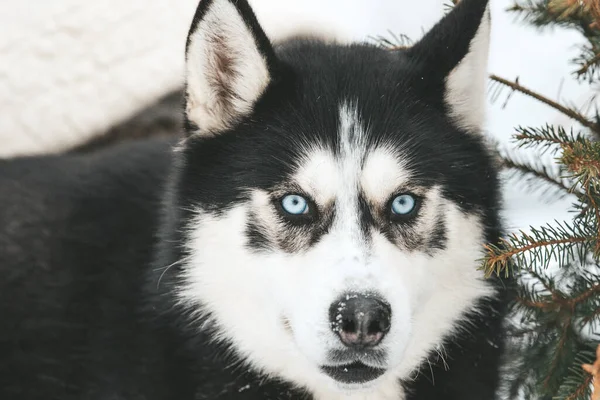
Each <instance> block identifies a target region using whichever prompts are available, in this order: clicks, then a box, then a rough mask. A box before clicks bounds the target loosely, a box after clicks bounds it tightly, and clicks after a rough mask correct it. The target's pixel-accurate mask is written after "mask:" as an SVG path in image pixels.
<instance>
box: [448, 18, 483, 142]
mask: <svg viewBox="0 0 600 400" xmlns="http://www.w3.org/2000/svg"><path fill="white" fill-rule="evenodd" d="M489 17H490V9H489V6H488V8H487V9H486V11H485V13H484V16H483V18H482V20H481V24H480V25H479V29H478V30H477V33H476V35H475V37H474V38H473V40H472V41H471V45H470V47H469V52H468V53H467V55H466V56H465V57H464V58H463V60H462V61H461V62H460V64H459V65H458V66H457V67H456V68H455V69H454V70H453V71H452V72H451V73H450V75H449V76H448V78H447V80H446V102H447V103H448V104H449V105H450V108H451V110H452V114H453V117H454V118H455V119H456V122H457V123H458V124H459V125H460V126H461V127H463V128H465V129H467V130H470V131H475V132H480V131H481V129H482V127H483V124H484V121H485V105H486V102H485V93H486V82H487V72H488V71H487V66H488V55H489V45H490V18H489Z"/></svg>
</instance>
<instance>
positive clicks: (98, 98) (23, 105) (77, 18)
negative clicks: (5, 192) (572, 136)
mask: <svg viewBox="0 0 600 400" xmlns="http://www.w3.org/2000/svg"><path fill="white" fill-rule="evenodd" d="M444 2H445V0H419V1H415V0H251V3H252V5H253V6H254V8H255V11H256V13H257V15H258V17H259V19H260V21H261V22H262V24H263V26H264V27H265V29H266V31H267V33H268V34H269V35H270V36H271V37H272V38H275V39H276V38H278V37H282V36H285V35H286V34H287V33H290V31H295V30H297V29H312V28H317V29H319V30H321V31H325V32H327V33H333V34H335V35H336V36H338V37H339V38H341V39H344V40H365V39H367V40H368V38H369V37H372V36H376V35H387V34H388V31H390V30H391V31H393V32H394V33H403V34H406V35H408V36H410V37H411V38H414V39H417V38H419V37H420V36H421V35H422V32H423V31H424V30H427V29H429V28H430V27H431V26H432V25H433V24H434V23H435V21H437V20H438V19H439V18H440V17H441V15H442V14H443V12H444V6H443V4H444ZM491 4H492V18H493V29H492V46H491V58H490V72H493V73H495V74H498V75H501V76H503V77H506V78H508V79H514V78H515V77H517V76H519V77H520V79H521V83H522V84H524V85H526V86H529V87H531V88H533V89H535V90H537V91H539V92H541V93H543V94H545V95H546V96H548V97H550V98H552V99H555V100H561V101H569V102H573V103H575V104H579V105H581V104H584V103H585V101H586V100H587V98H588V97H589V96H590V93H589V92H588V91H589V88H588V87H587V86H586V85H579V84H577V83H576V82H575V81H574V80H573V79H572V77H571V75H570V74H571V71H572V69H573V67H572V66H570V65H569V64H568V61H567V60H568V59H570V58H571V57H572V56H574V55H575V54H576V44H577V43H580V42H581V41H582V39H581V38H580V37H579V36H578V35H577V34H576V33H574V32H567V31H562V30H555V31H553V32H546V33H544V34H541V33H539V32H537V31H535V30H533V29H531V28H530V27H528V26H524V25H522V24H520V23H518V22H517V21H515V16H514V15H511V14H508V13H506V12H505V11H504V10H505V9H506V7H507V6H508V5H509V4H510V0H492V3H491ZM195 6H196V0H126V1H123V0H99V1H94V2H83V1H80V0H53V1H48V0H27V1H20V2H15V1H13V2H8V1H4V2H0V33H1V34H0V157H7V156H11V155H16V154H37V153H46V152H55V151H60V150H61V149H65V148H67V147H70V146H72V145H75V144H77V143H81V142H82V141H85V140H86V139H88V138H89V137H91V136H93V135H94V134H96V133H97V132H99V131H102V130H103V129H106V128H107V127H109V126H111V125H112V124H114V123H115V122H118V121H121V120H123V119H126V118H127V117H129V116H131V115H132V114H133V113H135V112H136V111H138V110H140V109H142V108H144V107H145V106H146V105H148V104H149V103H151V102H152V101H153V100H155V99H156V98H157V97H159V96H160V95H162V94H164V93H166V92H168V91H170V90H172V89H174V88H176V87H178V86H179V85H180V84H181V82H182V69H183V45H184V40H185V35H186V31H187V28H188V26H189V23H190V21H191V18H192V16H193V10H194V8H195ZM505 94H508V92H507V91H506V92H505ZM504 98H505V96H502V97H500V99H499V100H498V101H496V102H494V103H493V104H491V103H490V105H489V113H488V127H487V131H488V133H489V135H491V136H493V137H495V138H497V139H498V140H500V141H501V142H502V143H506V144H510V140H509V139H510V137H511V135H512V133H513V127H514V126H517V125H533V126H539V125H541V124H544V123H545V122H555V123H564V124H569V123H570V122H569V121H568V120H566V119H565V118H563V117H562V116H561V115H558V114H557V113H556V112H554V111H552V110H551V109H549V108H547V107H546V106H544V105H541V104H538V103H536V102H534V101H532V100H530V99H528V98H525V97H524V96H521V95H519V94H514V95H513V96H512V98H511V100H510V102H508V104H507V105H506V107H503V103H504ZM568 203H569V199H567V200H566V201H564V200H563V201H561V202H557V203H554V204H545V203H540V202H539V199H538V198H537V197H536V196H532V195H531V194H530V193H527V192H526V191H525V190H522V189H520V188H519V187H518V185H515V184H514V182H508V183H507V184H506V206H507V213H506V218H507V222H508V225H509V228H511V229H516V228H519V227H527V226H528V225H529V224H533V225H538V224H541V223H543V222H545V221H551V220H553V219H559V220H560V219H563V218H565V217H568V216H567V214H566V213H565V209H566V206H567V205H568Z"/></svg>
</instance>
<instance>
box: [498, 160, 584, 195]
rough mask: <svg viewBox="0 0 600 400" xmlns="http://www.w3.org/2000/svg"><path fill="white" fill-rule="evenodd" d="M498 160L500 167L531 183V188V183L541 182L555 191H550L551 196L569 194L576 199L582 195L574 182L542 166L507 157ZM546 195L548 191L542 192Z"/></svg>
mask: <svg viewBox="0 0 600 400" xmlns="http://www.w3.org/2000/svg"><path fill="white" fill-rule="evenodd" d="M500 158H501V160H502V166H503V167H504V168H505V169H507V170H509V171H511V172H513V173H514V175H516V176H520V177H522V178H524V179H526V181H527V183H531V186H534V185H533V182H532V181H534V180H535V181H541V182H544V183H546V184H548V186H549V187H550V188H554V189H555V190H551V194H553V195H558V196H561V197H562V196H564V195H567V194H569V193H573V194H575V195H576V196H578V197H581V196H583V195H584V193H583V192H582V191H581V190H579V188H578V187H577V186H576V185H575V183H574V182H571V181H570V180H569V179H567V178H563V177H561V176H560V175H558V174H554V173H551V172H550V171H549V170H548V168H547V167H545V166H544V165H542V164H539V165H534V164H533V163H531V162H524V161H521V160H518V159H516V158H513V157H511V156H508V155H500ZM547 193H548V190H544V194H547Z"/></svg>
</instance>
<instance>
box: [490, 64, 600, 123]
mask: <svg viewBox="0 0 600 400" xmlns="http://www.w3.org/2000/svg"><path fill="white" fill-rule="evenodd" d="M490 79H491V80H493V81H494V82H498V83H500V84H502V85H505V86H508V87H510V88H511V89H513V90H516V91H517V92H520V93H523V94H524V95H527V96H530V97H533V98H534V99H536V100H538V101H540V102H542V103H544V104H546V105H548V106H550V107H552V108H554V109H555V110H557V111H560V112H561V113H563V114H564V115H566V116H567V117H569V118H571V119H573V120H575V121H577V122H579V123H580V124H581V125H583V126H585V127H586V128H589V129H591V130H592V131H594V132H595V133H596V134H598V135H600V126H598V124H596V123H594V122H592V121H590V120H589V119H587V118H586V117H585V116H583V115H581V114H580V113H578V112H577V111H575V110H573V109H571V108H568V107H565V106H563V105H562V104H559V103H557V102H556V101H553V100H550V99H549V98H547V97H545V96H543V95H541V94H539V93H536V92H534V91H533V90H531V89H528V88H526V87H524V86H522V85H521V84H520V83H519V80H518V79H517V80H515V81H514V82H512V81H509V80H508V79H504V78H501V77H499V76H498V75H494V74H492V75H490Z"/></svg>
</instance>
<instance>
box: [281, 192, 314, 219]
mask: <svg viewBox="0 0 600 400" xmlns="http://www.w3.org/2000/svg"><path fill="white" fill-rule="evenodd" d="M281 207H283V210H284V211H285V212H286V213H288V214H292V215H302V214H307V213H308V201H307V200H306V199H305V198H304V197H302V196H299V195H297V194H288V195H287V196H284V197H283V199H281Z"/></svg>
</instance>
